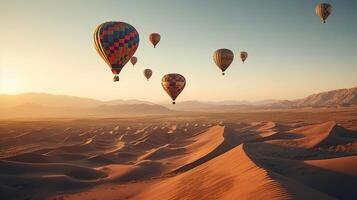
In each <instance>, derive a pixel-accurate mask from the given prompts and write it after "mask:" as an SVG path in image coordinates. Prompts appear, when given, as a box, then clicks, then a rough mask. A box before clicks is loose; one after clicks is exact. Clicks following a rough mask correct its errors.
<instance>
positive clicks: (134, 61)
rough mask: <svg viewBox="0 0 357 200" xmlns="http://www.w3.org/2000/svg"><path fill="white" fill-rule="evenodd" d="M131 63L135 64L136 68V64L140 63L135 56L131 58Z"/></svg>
mask: <svg viewBox="0 0 357 200" xmlns="http://www.w3.org/2000/svg"><path fill="white" fill-rule="evenodd" d="M130 62H131V64H133V66H134V65H135V64H136V62H138V58H137V57H135V56H133V57H131V58H130Z"/></svg>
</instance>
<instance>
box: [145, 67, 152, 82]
mask: <svg viewBox="0 0 357 200" xmlns="http://www.w3.org/2000/svg"><path fill="white" fill-rule="evenodd" d="M144 76H145V77H146V79H147V80H149V79H150V77H151V76H152V70H151V69H145V70H144Z"/></svg>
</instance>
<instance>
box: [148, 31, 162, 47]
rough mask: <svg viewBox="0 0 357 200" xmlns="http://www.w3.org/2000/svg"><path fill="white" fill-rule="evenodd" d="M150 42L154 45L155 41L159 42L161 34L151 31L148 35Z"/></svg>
mask: <svg viewBox="0 0 357 200" xmlns="http://www.w3.org/2000/svg"><path fill="white" fill-rule="evenodd" d="M149 39H150V42H151V43H152V44H153V45H154V48H155V47H156V45H157V43H159V42H160V39H161V36H160V34H158V33H151V34H150V36H149Z"/></svg>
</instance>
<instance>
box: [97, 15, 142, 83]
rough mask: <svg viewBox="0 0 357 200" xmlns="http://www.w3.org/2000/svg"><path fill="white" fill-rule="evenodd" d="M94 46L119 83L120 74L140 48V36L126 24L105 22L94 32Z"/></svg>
mask: <svg viewBox="0 0 357 200" xmlns="http://www.w3.org/2000/svg"><path fill="white" fill-rule="evenodd" d="M94 46H95V49H96V50H97V52H98V54H99V55H100V56H101V57H102V59H103V60H104V61H105V62H106V63H107V64H108V65H109V67H110V69H111V71H112V73H113V74H114V75H115V76H114V81H119V77H118V74H119V73H120V71H121V70H122V69H123V67H124V66H125V64H126V63H127V62H128V61H129V60H130V58H131V57H132V56H133V55H134V53H135V51H136V49H137V48H138V46H139V34H138V32H137V31H136V29H135V28H134V27H133V26H131V25H130V24H127V23H125V22H105V23H103V24H100V25H99V26H98V27H97V28H96V29H95V31H94Z"/></svg>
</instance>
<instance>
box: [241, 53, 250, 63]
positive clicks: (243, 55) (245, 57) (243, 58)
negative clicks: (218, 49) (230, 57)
mask: <svg viewBox="0 0 357 200" xmlns="http://www.w3.org/2000/svg"><path fill="white" fill-rule="evenodd" d="M239 56H240V59H241V60H242V62H243V63H244V61H245V60H246V59H247V57H248V53H247V52H245V51H241V52H240V54H239Z"/></svg>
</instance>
